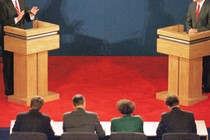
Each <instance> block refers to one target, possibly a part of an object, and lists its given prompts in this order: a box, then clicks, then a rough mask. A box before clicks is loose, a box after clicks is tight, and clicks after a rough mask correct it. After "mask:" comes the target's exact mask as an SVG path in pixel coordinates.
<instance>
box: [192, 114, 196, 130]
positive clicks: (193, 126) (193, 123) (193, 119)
mask: <svg viewBox="0 0 210 140" xmlns="http://www.w3.org/2000/svg"><path fill="white" fill-rule="evenodd" d="M192 132H193V133H197V127H196V124H195V118H194V114H192Z"/></svg>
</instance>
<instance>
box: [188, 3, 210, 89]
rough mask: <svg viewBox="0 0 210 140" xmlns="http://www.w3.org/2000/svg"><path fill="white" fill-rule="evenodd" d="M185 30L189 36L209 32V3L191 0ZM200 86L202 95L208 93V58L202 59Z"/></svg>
mask: <svg viewBox="0 0 210 140" xmlns="http://www.w3.org/2000/svg"><path fill="white" fill-rule="evenodd" d="M186 28H187V32H188V33H189V34H196V33H197V32H202V31H206V30H210V2H208V1H207V0H193V2H192V3H191V4H190V5H189V9H188V13H187V17H186ZM209 47H210V46H209ZM202 84H203V93H207V92H210V56H205V57H203V78H202Z"/></svg>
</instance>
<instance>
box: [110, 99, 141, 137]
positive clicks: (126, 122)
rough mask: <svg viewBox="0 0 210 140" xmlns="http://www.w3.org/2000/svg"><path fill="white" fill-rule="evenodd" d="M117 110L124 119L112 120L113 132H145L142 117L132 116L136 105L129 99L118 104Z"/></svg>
mask: <svg viewBox="0 0 210 140" xmlns="http://www.w3.org/2000/svg"><path fill="white" fill-rule="evenodd" d="M117 109H118V111H119V112H120V113H121V114H122V117H118V118H113V119H112V120H111V132H142V133H143V132H144V131H143V120H142V118H141V117H140V116H137V115H136V116H134V115H132V113H133V111H134V110H135V104H134V103H133V102H132V101H130V100H127V99H122V100H119V101H118V102H117Z"/></svg>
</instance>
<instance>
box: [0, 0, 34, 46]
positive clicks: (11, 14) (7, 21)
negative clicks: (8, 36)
mask: <svg viewBox="0 0 210 140" xmlns="http://www.w3.org/2000/svg"><path fill="white" fill-rule="evenodd" d="M19 5H20V10H21V11H22V10H24V11H25V13H26V14H25V15H24V17H23V18H22V20H21V21H19V22H18V23H17V24H15V21H14V18H15V17H17V16H18V15H17V13H16V9H15V7H14V5H13V3H12V0H0V24H1V35H0V37H1V38H0V45H1V46H3V36H4V32H3V27H4V26H13V27H18V28H24V20H25V19H26V20H27V21H31V19H30V16H29V14H28V12H27V11H28V6H27V4H26V1H25V0H19Z"/></svg>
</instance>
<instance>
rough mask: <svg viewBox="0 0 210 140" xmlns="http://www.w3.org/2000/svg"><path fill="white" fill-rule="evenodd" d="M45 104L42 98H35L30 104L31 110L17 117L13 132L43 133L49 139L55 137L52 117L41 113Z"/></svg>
mask: <svg viewBox="0 0 210 140" xmlns="http://www.w3.org/2000/svg"><path fill="white" fill-rule="evenodd" d="M43 104H44V100H43V99H42V98H41V97H39V96H36V97H33V98H32V99H31V104H30V108H31V110H30V111H29V112H24V113H20V114H18V115H17V117H16V121H15V124H14V127H13V128H12V132H41V133H45V134H46V135H47V136H48V137H52V136H54V131H53V129H52V127H51V124H50V121H51V120H50V117H49V116H48V115H46V114H43V113H41V112H40V109H41V108H42V106H43Z"/></svg>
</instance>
